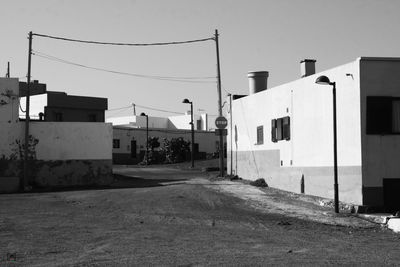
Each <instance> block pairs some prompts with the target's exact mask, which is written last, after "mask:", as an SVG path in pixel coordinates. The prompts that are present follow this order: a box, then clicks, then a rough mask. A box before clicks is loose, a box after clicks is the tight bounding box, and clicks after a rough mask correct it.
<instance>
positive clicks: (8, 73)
mask: <svg viewBox="0 0 400 267" xmlns="http://www.w3.org/2000/svg"><path fill="white" fill-rule="evenodd" d="M6 77H7V78H10V61H9V62H7V74H6Z"/></svg>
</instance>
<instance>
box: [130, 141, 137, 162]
mask: <svg viewBox="0 0 400 267" xmlns="http://www.w3.org/2000/svg"><path fill="white" fill-rule="evenodd" d="M131 158H133V159H135V158H136V140H131Z"/></svg>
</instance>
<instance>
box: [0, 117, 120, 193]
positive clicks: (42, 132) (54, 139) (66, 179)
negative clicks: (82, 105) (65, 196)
mask: <svg viewBox="0 0 400 267" xmlns="http://www.w3.org/2000/svg"><path fill="white" fill-rule="evenodd" d="M3 126H7V129H6V130H5V128H6V127H4V128H3V129H0V133H4V136H6V137H7V138H3V141H4V142H0V145H1V146H0V148H2V149H1V151H0V157H2V156H3V155H4V157H3V159H2V160H1V164H0V167H1V168H2V169H1V170H0V174H1V173H3V175H6V176H19V177H20V178H21V179H22V177H23V171H22V170H23V164H22V161H21V160H20V158H21V155H20V153H19V151H20V149H21V145H23V144H24V138H23V130H24V122H20V123H18V124H15V125H11V124H3ZM30 135H32V137H33V139H32V140H35V141H33V142H32V144H31V145H30V152H29V155H31V158H32V159H30V160H29V165H28V166H29V167H28V176H29V184H31V185H34V186H39V187H56V186H82V185H107V184H110V183H111V182H112V181H113V176H112V125H111V124H106V123H87V122H31V123H30ZM15 140H20V145H18V143H17V142H15Z"/></svg>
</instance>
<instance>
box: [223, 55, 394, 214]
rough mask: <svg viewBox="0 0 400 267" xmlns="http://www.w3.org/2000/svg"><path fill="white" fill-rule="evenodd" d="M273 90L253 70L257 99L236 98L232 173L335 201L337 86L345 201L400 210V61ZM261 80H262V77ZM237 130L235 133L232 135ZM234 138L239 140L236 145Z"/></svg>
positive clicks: (309, 74)
mask: <svg viewBox="0 0 400 267" xmlns="http://www.w3.org/2000/svg"><path fill="white" fill-rule="evenodd" d="M314 64H315V61H313V60H305V61H302V62H301V66H302V78H301V79H298V80H296V81H293V82H290V83H287V84H283V85H280V86H277V87H274V88H267V86H266V85H267V82H266V81H267V73H266V72H255V73H249V84H250V95H248V96H245V97H241V98H238V99H236V100H233V104H232V120H231V121H230V124H231V125H230V126H229V127H228V137H227V140H228V165H227V166H228V172H231V173H232V174H237V175H239V176H240V177H242V178H245V179H250V180H254V179H257V178H264V179H265V180H266V181H267V183H268V184H269V185H270V186H272V187H276V188H281V189H284V190H288V191H293V192H301V191H302V190H301V180H302V178H303V179H304V192H305V193H306V194H310V195H316V196H322V197H328V198H333V194H334V186H333V184H334V179H333V119H332V118H333V104H332V86H326V85H325V86H324V85H319V84H316V83H315V81H316V79H317V77H319V76H321V75H325V76H327V77H328V78H329V79H330V81H332V82H336V88H337V100H336V101H337V148H338V167H339V172H338V174H339V200H340V201H344V202H348V203H353V204H355V205H366V206H385V207H387V208H389V209H394V208H398V206H399V204H400V194H399V193H398V192H400V164H399V159H400V58H370V57H361V58H358V59H357V60H355V61H354V62H351V63H349V64H345V65H342V66H339V67H336V68H333V69H330V70H327V71H323V72H321V73H318V74H315V66H314ZM260 76H261V77H260ZM230 129H232V131H231V130H230ZM230 140H232V141H230Z"/></svg>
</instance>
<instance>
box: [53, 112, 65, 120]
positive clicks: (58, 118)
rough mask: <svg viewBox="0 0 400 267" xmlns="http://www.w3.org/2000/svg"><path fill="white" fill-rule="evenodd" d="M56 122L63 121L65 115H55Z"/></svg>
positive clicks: (59, 113)
mask: <svg viewBox="0 0 400 267" xmlns="http://www.w3.org/2000/svg"><path fill="white" fill-rule="evenodd" d="M54 120H55V121H63V114H62V113H61V112H55V113H54Z"/></svg>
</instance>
